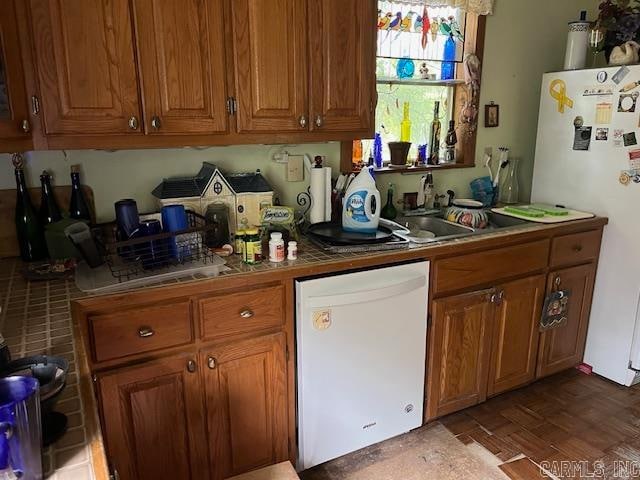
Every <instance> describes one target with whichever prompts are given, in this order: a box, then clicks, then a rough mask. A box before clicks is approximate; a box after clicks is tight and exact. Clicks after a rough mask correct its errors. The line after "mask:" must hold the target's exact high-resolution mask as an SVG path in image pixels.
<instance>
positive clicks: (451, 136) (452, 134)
mask: <svg viewBox="0 0 640 480" xmlns="http://www.w3.org/2000/svg"><path fill="white" fill-rule="evenodd" d="M457 143H458V136H457V135H456V122H455V121H454V120H450V121H449V131H447V136H446V137H445V144H446V145H447V149H446V151H445V156H444V161H445V163H455V161H456V144H457Z"/></svg>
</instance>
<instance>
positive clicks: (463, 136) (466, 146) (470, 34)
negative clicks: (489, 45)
mask: <svg viewBox="0 0 640 480" xmlns="http://www.w3.org/2000/svg"><path fill="white" fill-rule="evenodd" d="M466 16H467V18H466V24H465V31H464V50H463V57H464V55H466V54H467V53H473V54H475V55H476V56H477V57H478V58H479V59H480V64H481V65H482V62H483V56H484V40H485V30H486V16H484V15H477V14H475V13H470V12H467V14H466ZM456 79H459V80H460V79H461V80H464V68H462V63H460V64H458V68H456ZM374 81H375V80H374ZM480 88H482V85H480ZM467 96H468V88H467V86H466V85H465V84H456V85H454V86H453V117H452V118H453V119H455V120H456V125H457V127H456V132H457V134H458V144H457V145H456V162H455V163H450V164H443V165H425V166H421V167H408V168H407V169H401V170H398V169H392V168H388V167H385V168H382V169H378V170H376V173H407V172H416V173H417V172H425V171H428V170H437V169H452V168H473V167H475V150H476V139H477V134H478V126H479V124H478V119H479V116H480V115H479V111H480V110H479V108H480V106H479V101H480V94H479V93H478V95H477V97H476V99H475V100H476V104H475V108H476V111H477V112H478V114H477V115H476V124H475V128H474V129H473V131H472V132H469V131H468V129H469V127H468V126H465V125H461V124H460V123H459V122H458V119H459V118H460V113H461V111H462V106H463V104H464V102H465V100H466V98H467ZM376 104H377V94H376ZM374 112H375V106H374ZM374 115H375V113H374ZM444 130H445V131H446V128H445V129H444ZM352 150H353V142H350V141H347V142H344V141H343V142H341V144H340V171H341V172H342V173H351V172H353V171H354V170H353V163H352Z"/></svg>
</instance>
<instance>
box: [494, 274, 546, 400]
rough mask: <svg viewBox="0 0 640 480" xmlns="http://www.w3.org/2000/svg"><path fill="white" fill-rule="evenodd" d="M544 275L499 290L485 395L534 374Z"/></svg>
mask: <svg viewBox="0 0 640 480" xmlns="http://www.w3.org/2000/svg"><path fill="white" fill-rule="evenodd" d="M544 284H545V282H544V276H543V275H537V276H535V277H529V278H525V279H523V280H516V281H513V282H510V283H507V284H506V285H503V286H502V287H500V288H499V290H500V293H499V294H498V295H499V298H500V303H499V306H498V308H497V311H496V317H495V326H494V329H493V342H492V343H493V345H492V348H491V367H490V369H489V383H488V386H487V394H488V395H489V396H491V395H497V394H498V393H502V392H505V391H507V390H511V389H513V388H515V387H518V386H520V385H524V384H526V383H529V382H531V381H532V380H534V378H535V374H536V357H537V355H538V339H539V336H540V335H539V332H538V327H539V324H540V313H541V310H542V303H543V301H544Z"/></svg>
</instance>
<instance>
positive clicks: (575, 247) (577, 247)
mask: <svg viewBox="0 0 640 480" xmlns="http://www.w3.org/2000/svg"><path fill="white" fill-rule="evenodd" d="M572 249H573V251H574V252H581V251H582V245H580V244H577V245H574V246H573V247H572Z"/></svg>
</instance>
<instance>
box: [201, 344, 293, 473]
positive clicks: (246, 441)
mask: <svg viewBox="0 0 640 480" xmlns="http://www.w3.org/2000/svg"><path fill="white" fill-rule="evenodd" d="M201 358H202V363H203V364H204V365H206V367H205V374H204V381H205V391H206V404H207V411H208V412H209V415H208V427H209V434H210V439H209V440H210V442H209V445H210V455H211V459H212V462H211V465H212V478H214V479H223V478H227V477H230V476H233V475H238V474H240V473H243V472H246V471H249V470H253V469H255V468H259V467H263V466H266V465H271V464H274V463H278V462H282V461H285V460H287V459H288V458H289V452H288V428H287V376H286V372H287V369H286V341H285V335H284V334H283V333H278V334H275V335H268V336H264V337H259V338H256V339H251V340H246V341H243V342H239V343H234V344H231V345H228V346H224V347H219V348H213V349H211V350H208V351H205V352H203V353H202V355H201Z"/></svg>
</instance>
